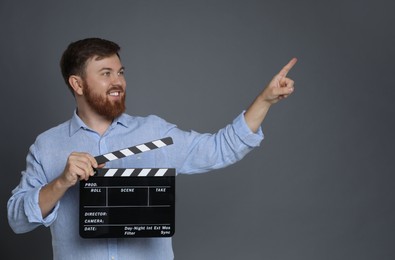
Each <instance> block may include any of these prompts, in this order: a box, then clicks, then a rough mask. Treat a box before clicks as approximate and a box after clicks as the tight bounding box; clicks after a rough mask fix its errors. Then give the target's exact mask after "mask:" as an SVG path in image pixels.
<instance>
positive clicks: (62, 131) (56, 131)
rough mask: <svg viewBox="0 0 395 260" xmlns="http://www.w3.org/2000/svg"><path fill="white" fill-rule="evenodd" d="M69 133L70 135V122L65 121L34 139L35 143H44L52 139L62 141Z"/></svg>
mask: <svg viewBox="0 0 395 260" xmlns="http://www.w3.org/2000/svg"><path fill="white" fill-rule="evenodd" d="M69 133H70V120H67V121H65V122H63V123H60V124H58V125H56V126H53V127H51V128H49V129H47V130H45V131H44V132H42V133H41V134H39V135H38V136H37V138H36V143H37V142H46V141H49V140H52V139H62V138H65V137H67V136H69Z"/></svg>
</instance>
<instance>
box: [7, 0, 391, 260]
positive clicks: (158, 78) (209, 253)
mask: <svg viewBox="0 0 395 260" xmlns="http://www.w3.org/2000/svg"><path fill="white" fill-rule="evenodd" d="M394 5H395V4H394V2H393V1H389V0H388V1H385V0H376V1H351V0H332V1H312V0H311V1H309V0H301V1H292V0H283V1H278V0H268V1H24V2H23V1H11V0H10V1H5V0H2V1H1V2H0V24H1V29H0V30H1V41H0V47H1V54H0V55H1V59H0V68H1V89H2V96H1V97H2V98H1V102H0V106H1V110H0V111H2V114H3V116H2V118H3V120H2V125H1V129H2V130H1V131H2V132H1V133H2V134H1V157H0V158H1V167H2V171H1V181H0V185H1V189H0V192H1V196H0V198H1V216H0V223H1V228H0V230H1V231H0V234H1V235H0V236H1V238H2V239H1V240H2V242H1V252H2V255H4V256H8V257H7V258H8V259H50V258H51V256H52V253H51V245H50V234H49V230H48V229H46V228H39V229H37V230H35V231H33V232H30V233H28V234H22V235H15V234H14V233H13V232H12V231H11V229H10V228H9V226H8V223H7V219H6V202H7V200H8V197H9V196H10V193H11V190H12V189H13V188H14V187H15V186H16V185H17V184H18V182H19V178H20V172H21V171H22V170H23V169H24V167H25V156H26V154H27V150H28V147H29V146H30V145H31V143H32V142H33V141H34V139H35V137H36V136H37V135H38V134H39V133H41V132H42V131H44V130H46V129H48V128H50V127H52V126H54V125H57V124H59V123H61V122H63V121H65V120H67V119H68V118H69V117H70V116H71V114H72V111H73V109H74V100H73V98H72V96H71V94H70V93H69V92H68V90H67V88H66V86H65V84H64V83H63V81H62V79H61V74H60V70H59V66H58V63H59V58H60V55H61V53H62V51H63V50H64V49H65V48H66V46H67V45H68V43H69V42H71V41H74V40H77V39H80V38H85V37H91V36H97V37H104V38H108V39H111V40H114V41H116V42H118V43H119V44H120V45H121V46H122V48H123V49H122V51H121V56H122V60H123V63H124V65H125V67H126V77H127V81H128V97H127V107H128V109H127V111H128V112H129V113H131V114H137V115H148V114H157V115H159V116H161V117H163V118H165V119H166V120H168V121H170V122H173V123H176V124H178V125H179V127H180V128H182V129H185V130H189V129H194V130H197V131H200V132H213V131H216V130H217V129H219V128H221V127H222V126H224V125H225V124H227V123H228V122H230V121H231V120H233V118H234V117H236V116H237V115H238V114H239V113H240V112H241V111H242V110H243V109H245V108H246V107H247V106H248V105H249V104H250V102H251V101H252V100H253V98H254V97H255V96H256V95H257V94H258V93H259V92H260V90H261V89H262V88H263V86H265V84H266V83H267V82H268V81H269V80H270V79H271V78H272V76H273V75H274V74H275V73H277V72H278V70H279V69H280V68H281V67H282V66H283V65H284V64H285V63H286V62H287V61H288V60H289V59H290V58H292V57H294V56H296V57H298V58H299V62H298V64H297V66H296V67H295V68H294V70H293V71H292V72H291V73H290V77H292V78H293V79H294V80H295V81H296V92H295V93H294V95H293V96H292V97H290V98H289V99H287V100H286V101H285V102H282V103H279V104H277V105H276V106H274V107H273V108H272V109H271V111H270V114H269V115H268V117H267V119H266V121H265V122H264V124H263V128H264V132H265V136H266V139H265V140H264V142H263V143H262V145H261V147H259V148H258V149H256V150H255V151H253V152H252V153H251V154H249V155H248V156H247V157H246V158H245V159H244V160H242V161H241V162H239V163H237V164H235V165H233V166H230V167H228V168H225V169H222V170H217V171H214V172H211V173H209V174H201V175H193V176H186V175H181V176H179V177H178V178H177V212H176V213H177V214H176V223H177V224H176V234H175V236H174V239H173V244H174V250H175V255H176V259H303V260H308V259H314V260H316V259H331V260H333V259H395V247H394V242H395V225H394V219H395V209H394V203H395V189H394V181H395V177H394V176H393V174H394V170H395V163H394V161H395V160H394V154H395V151H394V147H395V140H394V139H395V138H394V133H395V125H394V112H395V105H394V102H393V96H394V94H395V88H394V87H395V86H394V80H393V72H394V69H395V66H394V60H395V59H394V58H395V55H394V54H395V51H394V46H395V33H394V28H393V27H394V24H395V18H394V17H395V16H394V15H393V10H395V8H394V7H395V6H394Z"/></svg>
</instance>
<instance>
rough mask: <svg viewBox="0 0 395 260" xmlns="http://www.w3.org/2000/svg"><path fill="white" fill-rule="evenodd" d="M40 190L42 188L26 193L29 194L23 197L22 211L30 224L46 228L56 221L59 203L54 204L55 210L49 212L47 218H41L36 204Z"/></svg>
mask: <svg viewBox="0 0 395 260" xmlns="http://www.w3.org/2000/svg"><path fill="white" fill-rule="evenodd" d="M41 188H42V187H38V188H35V189H33V190H31V191H28V192H27V193H30V194H26V195H27V196H25V201H24V209H25V213H26V216H27V218H28V220H29V222H30V223H41V224H42V225H44V226H46V227H48V226H50V225H51V224H52V223H53V222H54V221H55V219H56V216H57V212H58V208H59V202H58V203H56V205H55V208H54V209H53V210H52V211H51V213H50V214H49V215H48V216H47V217H45V218H43V217H42V213H41V209H40V206H39V204H38V197H39V193H40V190H41Z"/></svg>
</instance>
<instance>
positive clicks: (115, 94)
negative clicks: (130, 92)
mask: <svg viewBox="0 0 395 260" xmlns="http://www.w3.org/2000/svg"><path fill="white" fill-rule="evenodd" d="M110 96H114V97H117V96H119V92H111V93H110Z"/></svg>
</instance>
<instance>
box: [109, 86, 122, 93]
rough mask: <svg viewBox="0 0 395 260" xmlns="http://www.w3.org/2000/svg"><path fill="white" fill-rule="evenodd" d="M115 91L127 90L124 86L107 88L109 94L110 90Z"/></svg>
mask: <svg viewBox="0 0 395 260" xmlns="http://www.w3.org/2000/svg"><path fill="white" fill-rule="evenodd" d="M114 91H118V92H120V93H123V92H125V91H124V89H123V88H122V87H111V88H110V89H109V90H107V94H109V93H110V92H114Z"/></svg>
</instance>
